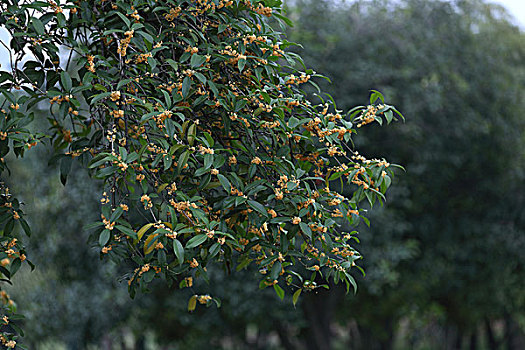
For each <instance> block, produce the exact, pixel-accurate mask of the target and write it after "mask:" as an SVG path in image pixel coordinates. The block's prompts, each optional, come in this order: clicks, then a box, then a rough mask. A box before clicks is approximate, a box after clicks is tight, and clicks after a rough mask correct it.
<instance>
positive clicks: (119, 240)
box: [0, 0, 402, 341]
mask: <svg viewBox="0 0 525 350" xmlns="http://www.w3.org/2000/svg"><path fill="white" fill-rule="evenodd" d="M0 8H1V10H2V16H1V17H0V23H1V24H2V25H3V26H4V27H5V28H6V29H7V30H8V31H9V32H10V34H11V36H12V39H11V42H10V50H11V58H12V71H11V72H10V73H6V72H2V73H1V79H0V81H1V84H2V85H0V93H2V95H3V96H4V97H5V99H6V102H5V103H4V105H9V107H8V108H6V109H3V110H2V115H3V118H2V125H1V126H2V134H1V136H2V138H3V139H2V142H3V144H4V146H3V147H2V150H3V151H2V156H5V155H7V154H8V152H9V150H10V148H9V147H8V145H11V147H12V148H13V152H14V154H15V155H17V156H23V154H24V152H25V151H26V150H28V149H29V148H31V147H32V146H34V145H35V144H36V143H40V142H43V141H45V140H49V141H50V142H51V143H52V144H53V146H54V149H55V153H56V154H55V155H54V156H53V159H52V161H54V162H59V163H60V171H61V181H62V183H64V184H65V183H66V181H67V177H68V175H69V172H70V169H71V167H72V164H73V163H79V164H81V165H82V166H84V167H87V168H88V169H89V171H90V174H91V175H92V177H94V178H95V179H100V180H103V183H104V190H105V191H104V193H103V194H102V199H101V203H102V208H101V219H102V220H101V221H99V222H96V223H94V224H93V225H91V226H90V228H91V229H93V230H94V237H95V240H96V241H97V242H98V244H99V246H100V247H101V254H102V255H108V256H109V257H110V258H112V259H114V260H116V261H122V260H124V261H127V262H128V263H130V264H132V265H133V266H134V269H132V270H130V271H129V272H128V274H127V275H126V279H127V281H128V284H129V291H130V294H131V295H132V296H133V295H135V293H136V291H137V289H142V290H146V289H147V286H148V284H149V283H150V282H151V281H153V280H154V279H155V278H163V279H165V280H166V281H167V283H168V285H172V284H176V285H179V286H180V287H181V288H184V287H191V286H192V284H193V282H194V280H196V278H198V277H202V278H203V279H204V280H208V279H209V276H208V273H207V267H208V265H209V264H210V263H211V262H219V263H220V264H221V265H223V266H224V268H225V270H227V271H228V272H229V271H231V270H233V269H237V270H240V269H243V268H245V267H246V266H248V265H249V264H251V263H255V264H257V266H258V268H259V269H260V272H261V273H262V274H263V277H262V280H261V281H260V287H261V288H264V287H267V286H273V288H274V289H275V292H276V293H277V295H278V296H279V297H280V298H281V299H282V298H283V297H284V295H285V290H288V289H292V290H294V293H295V294H294V295H295V296H298V295H299V293H298V292H297V290H299V291H300V290H303V291H309V290H313V289H316V288H318V287H320V285H318V284H317V282H316V277H317V275H321V276H323V277H324V278H325V279H329V278H333V280H334V281H335V282H336V283H337V282H339V281H344V282H345V283H346V285H347V290H348V289H349V288H350V286H353V287H354V288H355V281H354V279H353V277H352V276H351V274H350V271H351V267H352V266H354V265H355V261H356V260H357V259H359V258H360V254H359V253H358V252H357V251H356V250H355V249H354V248H353V247H352V246H351V245H350V241H351V240H352V239H353V237H354V235H355V233H356V232H355V231H351V232H343V231H342V229H341V226H340V225H341V223H340V222H338V220H339V219H338V218H343V219H346V220H347V221H348V222H349V223H350V224H357V223H358V222H359V221H360V217H361V216H362V211H361V212H360V207H359V204H360V203H361V202H362V201H363V200H368V202H369V203H370V204H373V203H375V202H376V201H379V202H382V201H383V200H384V193H385V192H386V190H387V188H388V187H389V186H390V183H391V177H390V176H391V174H392V172H391V167H389V166H390V164H389V163H388V162H386V161H385V160H384V159H366V158H365V157H363V156H362V155H360V154H359V153H358V152H357V151H356V150H353V149H352V148H351V147H350V146H349V142H350V141H351V134H353V133H355V132H356V129H357V128H358V127H361V126H363V125H365V124H369V123H372V122H378V123H379V124H382V123H383V122H386V123H390V122H391V121H392V120H395V119H397V118H398V117H402V116H401V114H400V113H399V112H398V111H397V110H396V109H395V108H394V107H393V106H390V105H387V104H385V102H384V99H383V96H382V95H381V94H380V93H379V92H377V91H372V93H371V96H370V99H369V104H368V105H366V106H359V107H355V108H353V109H351V110H350V111H349V112H347V113H343V112H342V111H340V110H338V109H337V107H336V105H335V102H334V101H333V100H332V99H331V97H330V96H328V95H322V94H321V93H320V91H319V95H317V96H318V100H319V101H320V102H317V103H313V102H310V101H309V100H308V99H307V98H306V93H305V92H304V91H303V89H302V88H301V85H302V84H311V85H312V86H313V87H314V88H315V89H317V84H316V83H315V82H314V81H312V80H311V79H312V78H314V77H316V76H317V75H316V74H314V73H313V71H312V70H309V69H306V68H305V67H304V64H303V63H302V61H301V59H300V57H299V56H297V55H296V54H294V53H292V52H289V51H287V48H288V47H289V46H291V45H293V44H292V43H290V42H288V41H287V40H286V39H284V37H283V35H282V33H280V32H278V31H275V30H274V29H273V28H272V27H271V26H270V25H269V24H268V23H269V19H270V18H273V19H275V20H276V21H277V22H280V23H281V24H282V25H284V24H286V23H289V20H288V19H287V18H285V17H283V14H282V10H281V2H280V1H278V0H264V1H250V0H244V1H239V0H236V1H226V0H213V1H212V0H200V1H188V0H177V1H173V0H163V1H153V0H134V1H114V2H109V1H98V0H88V1H75V2H66V3H55V2H53V1H51V0H50V1H47V2H43V1H18V0H12V1H7V2H5V1H4V2H3V3H2V4H1V5H0ZM60 50H67V51H68V54H67V59H64V57H65V56H63V55H61V53H60ZM26 52H30V53H31V54H32V56H33V57H32V58H30V59H29V60H25V61H24V60H23V58H24V57H25V55H26ZM22 62H23V63H22ZM16 90H21V92H22V91H23V94H19V93H16ZM325 99H326V100H325ZM38 103H40V104H48V106H47V108H48V110H49V118H48V120H49V124H50V130H49V131H48V132H46V133H41V132H38V133H32V132H30V131H29V129H24V127H26V126H27V125H28V124H29V123H30V122H31V119H32V114H31V113H30V111H31V108H32V107H34V106H35V105H36V104H38ZM21 107H22V109H21V110H24V111H27V112H24V113H22V112H21V110H20V111H19V108H21ZM3 169H5V164H2V170H3ZM344 182H347V183H348V184H350V185H351V186H353V187H352V188H353V190H352V192H351V193H350V195H349V196H343V195H341V194H340V193H338V192H337V188H339V186H340V185H339V184H341V186H342V184H343V183H344ZM4 192H5V195H4V197H3V198H5V200H4V203H3V204H4V205H3V207H2V210H3V211H4V213H5V214H4V216H3V217H2V218H3V221H2V223H1V225H2V227H4V230H3V239H5V240H6V242H7V241H9V242H12V240H11V238H10V237H11V235H10V234H11V231H12V229H13V227H14V226H15V223H20V225H21V227H22V228H23V229H24V230H26V231H27V232H29V231H28V226H27V224H24V223H25V221H24V220H23V218H22V217H21V214H22V213H21V211H20V210H19V208H18V203H17V201H16V199H14V198H13V197H8V196H7V189H6V188H5V189H4ZM131 213H137V215H140V219H137V215H131ZM9 244H11V243H9ZM13 244H18V243H16V242H15V243H13ZM4 246H7V245H5V244H4ZM6 254H9V253H6ZM22 256H23V249H22V248H20V250H19V252H15V253H12V254H10V255H9V258H10V259H13V260H10V261H9V263H8V265H10V266H11V269H14V267H15V266H17V265H18V266H19V265H20V263H19V262H21V261H22ZM6 265H7V264H6ZM4 270H5V271H4ZM2 272H3V273H4V275H6V276H7V277H10V275H12V274H13V272H11V271H9V270H7V269H6V268H5V267H4V268H3V270H2ZM289 286H290V287H289ZM296 299H297V298H296V297H294V302H295V301H296ZM197 302H198V303H200V304H207V305H210V304H211V303H213V302H215V303H217V304H219V301H218V300H216V299H213V298H212V297H210V296H208V295H194V296H193V297H191V298H190V300H189V304H188V309H189V310H193V309H194V308H195V307H196V305H197ZM6 341H7V340H6Z"/></svg>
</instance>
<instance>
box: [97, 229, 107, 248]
mask: <svg viewBox="0 0 525 350" xmlns="http://www.w3.org/2000/svg"><path fill="white" fill-rule="evenodd" d="M108 241H109V230H108V229H105V230H103V231H102V232H101V233H100V236H99V237H98V243H99V244H100V245H101V246H105V245H106V243H108Z"/></svg>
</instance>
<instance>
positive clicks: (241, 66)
mask: <svg viewBox="0 0 525 350" xmlns="http://www.w3.org/2000/svg"><path fill="white" fill-rule="evenodd" d="M244 66H246V59H244V58H241V59H240V60H239V61H238V62H237V68H239V72H242V70H243V69H244Z"/></svg>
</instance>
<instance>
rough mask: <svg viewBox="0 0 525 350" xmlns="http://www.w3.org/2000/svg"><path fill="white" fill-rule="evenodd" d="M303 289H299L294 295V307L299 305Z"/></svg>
mask: <svg viewBox="0 0 525 350" xmlns="http://www.w3.org/2000/svg"><path fill="white" fill-rule="evenodd" d="M302 291H303V290H302V289H297V290H296V291H295V293H293V297H292V302H293V306H295V305H296V304H297V301H298V300H299V296H300V295H301V292H302Z"/></svg>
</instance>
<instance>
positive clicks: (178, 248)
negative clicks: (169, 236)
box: [173, 239, 184, 265]
mask: <svg viewBox="0 0 525 350" xmlns="http://www.w3.org/2000/svg"><path fill="white" fill-rule="evenodd" d="M173 252H174V253H175V256H176V257H177V260H178V261H179V265H182V264H183V263H184V248H183V247H182V243H180V242H179V240H178V239H174V240H173Z"/></svg>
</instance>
